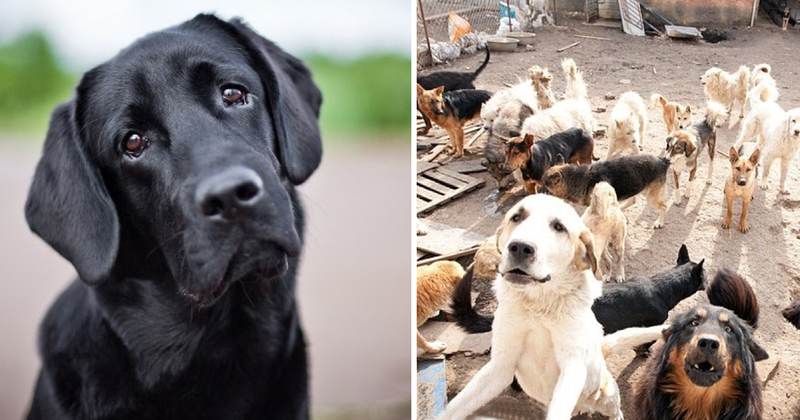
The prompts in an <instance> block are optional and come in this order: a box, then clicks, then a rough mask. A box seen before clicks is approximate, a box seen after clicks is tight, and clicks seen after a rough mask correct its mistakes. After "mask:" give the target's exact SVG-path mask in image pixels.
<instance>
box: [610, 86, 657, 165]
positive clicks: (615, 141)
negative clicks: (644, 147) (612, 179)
mask: <svg viewBox="0 0 800 420" xmlns="http://www.w3.org/2000/svg"><path fill="white" fill-rule="evenodd" d="M646 129H647V107H646V106H645V104H644V99H642V97H641V96H639V94H638V93H636V92H625V93H623V94H622V96H620V97H619V100H618V101H617V104H616V105H614V109H612V110H611V121H610V122H609V124H608V141H609V146H608V154H607V155H606V159H609V158H612V157H614V156H616V155H617V154H619V153H621V152H623V151H625V150H630V151H631V153H633V154H634V155H638V154H639V147H640V145H641V143H642V140H643V139H644V133H645V130H646Z"/></svg>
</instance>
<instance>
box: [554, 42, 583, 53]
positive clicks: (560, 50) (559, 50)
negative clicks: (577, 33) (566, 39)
mask: <svg viewBox="0 0 800 420" xmlns="http://www.w3.org/2000/svg"><path fill="white" fill-rule="evenodd" d="M580 43H581V42H580V41H578V42H573V43H572V44H569V45H567V46H566V47H561V48H559V49H557V50H556V52H564V51H566V50H568V49H570V48H572V47H574V46H576V45H578V44H580Z"/></svg>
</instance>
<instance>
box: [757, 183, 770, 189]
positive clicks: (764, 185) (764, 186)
mask: <svg viewBox="0 0 800 420" xmlns="http://www.w3.org/2000/svg"><path fill="white" fill-rule="evenodd" d="M758 188H761V189H762V190H765V191H766V190H768V189H769V185H767V183H766V182H765V183H763V184H761V185H759V186H758Z"/></svg>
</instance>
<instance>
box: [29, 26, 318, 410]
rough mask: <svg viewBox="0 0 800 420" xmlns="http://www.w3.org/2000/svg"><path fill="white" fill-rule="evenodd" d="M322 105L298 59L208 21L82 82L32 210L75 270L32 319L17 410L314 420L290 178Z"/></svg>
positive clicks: (32, 221)
mask: <svg viewBox="0 0 800 420" xmlns="http://www.w3.org/2000/svg"><path fill="white" fill-rule="evenodd" d="M231 88H235V89H239V90H240V91H244V92H249V93H248V94H246V95H245V96H244V100H243V101H234V102H230V101H228V99H227V98H230V97H231V96H230V95H227V94H226V95H223V92H226V91H228V90H229V89H231ZM223 96H224V97H225V98H223ZM321 100H322V97H321V94H320V92H319V90H318V89H317V87H316V86H315V85H314V83H313V81H312V79H311V74H310V72H309V71H308V69H307V68H306V67H305V66H304V65H303V63H302V62H300V61H299V60H297V59H296V58H294V57H292V56H290V55H288V54H286V53H285V52H283V51H282V50H280V49H279V48H278V47H277V46H276V45H274V44H273V43H271V42H270V41H268V40H266V39H264V38H262V37H260V36H258V35H257V34H256V33H254V32H253V31H252V30H251V29H249V28H248V27H246V26H245V25H244V24H243V23H241V22H240V21H238V20H233V21H230V22H225V21H222V20H219V19H218V18H216V17H214V16H212V15H199V16H197V17H196V18H194V19H192V20H190V21H188V22H186V23H183V24H181V25H179V26H176V27H173V28H169V29H167V30H164V31H161V32H156V33H153V34H150V35H148V36H146V37H144V38H142V39H140V40H138V41H136V42H135V43H134V44H133V45H131V46H130V47H128V48H126V49H125V50H123V51H122V52H120V54H119V55H117V56H116V57H114V58H112V59H111V60H110V61H108V62H106V63H104V64H102V65H100V66H98V67H96V68H95V69H93V70H91V71H89V72H88V73H86V75H84V77H83V79H82V81H81V83H80V85H79V87H78V89H77V95H76V98H75V99H74V100H71V101H69V102H67V103H66V104H63V105H60V106H59V107H57V108H56V110H55V111H54V112H53V115H52V119H51V122H50V129H49V131H48V134H47V139H46V141H45V146H44V152H43V156H42V158H41V161H40V162H39V165H38V166H37V169H36V174H35V176H34V180H33V184H32V186H31V189H30V192H29V196H28V202H27V204H26V217H27V219H28V223H29V225H30V227H31V229H32V230H33V231H34V232H35V233H36V234H38V235H39V236H41V237H42V238H43V239H44V240H45V241H47V242H48V243H49V244H50V245H51V246H52V247H53V248H54V249H55V250H56V251H58V252H59V253H60V254H61V255H62V256H64V258H66V259H68V260H69V261H70V262H71V263H72V264H73V265H74V266H75V268H76V270H77V272H78V275H79V278H80V280H81V281H74V282H73V283H72V284H71V285H70V286H69V287H68V288H67V290H66V291H64V293H63V294H62V295H61V296H60V297H59V298H58V299H57V300H56V302H55V303H54V304H53V305H52V307H51V308H50V310H49V312H48V313H47V315H46V317H45V319H44V322H43V323H42V325H41V328H40V332H39V351H40V354H41V357H42V370H41V372H40V374H39V378H38V381H37V384H36V389H35V392H34V396H33V401H32V404H31V408H30V412H29V414H28V417H27V418H28V419H31V420H37V419H48V420H51V419H112V418H113V419H156V418H159V419H254V418H270V419H307V418H308V404H309V403H308V375H307V361H306V351H305V341H304V338H303V331H302V329H301V327H300V322H299V318H298V313H297V304H296V302H295V298H294V290H295V275H296V273H297V264H298V261H299V255H300V251H301V248H302V234H303V226H304V217H303V211H302V208H301V207H300V202H299V200H298V198H297V193H296V191H295V185H298V184H300V183H302V182H303V181H305V179H306V178H308V176H310V175H311V173H312V172H313V171H314V170H315V169H316V167H317V165H318V164H319V162H320V159H321V154H322V144H321V141H320V137H319V129H318V123H317V117H318V115H319V107H320V104H321ZM132 132H136V133H139V135H140V137H145V138H146V141H144V140H143V141H141V142H136V141H134V142H130V141H129V138H130V134H131V133H132ZM131 144H133V145H137V144H140V145H147V146H148V147H147V148H144V147H142V148H137V147H134V148H133V149H134V152H131V151H130V150H127V149H126V148H127V146H126V145H131ZM136 151H138V152H136ZM234 187H235V188H236V189H235V190H234ZM239 187H242V188H243V189H242V190H241V191H240V190H239V189H238V188H239ZM233 192H236V194H235V197H236V198H234V194H233ZM214 200H220V201H218V202H215V201H214ZM229 286H230V288H229V289H228V287H229Z"/></svg>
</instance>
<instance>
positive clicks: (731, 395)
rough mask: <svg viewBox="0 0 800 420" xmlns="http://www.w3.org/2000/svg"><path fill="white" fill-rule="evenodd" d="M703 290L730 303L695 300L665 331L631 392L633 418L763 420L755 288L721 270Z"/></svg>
mask: <svg viewBox="0 0 800 420" xmlns="http://www.w3.org/2000/svg"><path fill="white" fill-rule="evenodd" d="M718 283H731V284H732V285H727V286H722V287H717V285H716V284H718ZM720 291H727V292H730V293H726V294H723V295H721V296H718V295H717V294H719V292H720ZM707 293H708V295H709V299H710V300H711V301H712V302H713V301H715V300H716V301H719V302H721V303H724V304H726V305H727V306H728V308H724V307H720V306H714V305H698V306H697V307H695V308H694V309H691V310H689V311H687V312H685V313H683V314H681V315H680V316H678V317H677V319H676V320H675V322H673V323H672V325H671V326H670V327H669V328H668V329H667V330H665V331H664V339H663V342H659V343H658V344H656V346H655V347H654V349H653V351H652V352H651V355H650V358H649V359H648V362H647V364H646V365H645V373H644V375H643V376H642V379H641V380H640V382H639V384H638V387H637V388H636V390H635V392H634V407H635V408H634V413H633V416H632V418H633V419H634V420H673V419H687V420H688V419H697V420H700V419H748V420H760V419H761V411H762V404H761V383H760V381H759V380H758V375H757V373H756V366H755V362H756V361H759V360H764V359H766V358H767V357H768V354H767V352H766V350H764V349H763V348H762V347H761V346H760V345H759V344H758V342H756V340H755V338H753V336H752V327H751V325H755V324H756V323H757V322H758V312H757V308H758V304H757V302H756V298H755V294H754V293H753V289H752V288H751V287H750V286H749V285H747V283H746V282H745V280H744V279H742V278H741V277H739V276H738V275H736V274H735V273H733V272H730V271H728V270H720V272H719V273H718V274H717V275H716V277H715V278H714V280H713V281H712V283H711V284H710V285H709V288H708V290H707ZM737 314H739V315H737ZM748 324H751V325H748Z"/></svg>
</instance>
